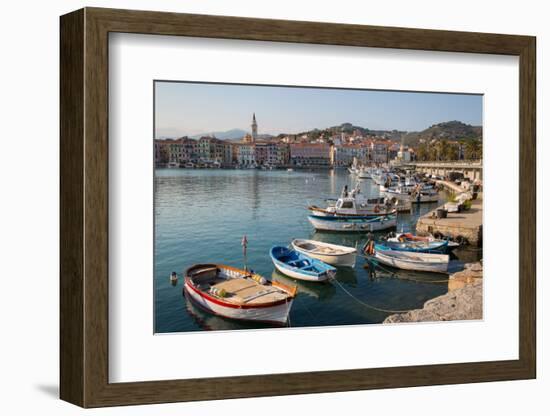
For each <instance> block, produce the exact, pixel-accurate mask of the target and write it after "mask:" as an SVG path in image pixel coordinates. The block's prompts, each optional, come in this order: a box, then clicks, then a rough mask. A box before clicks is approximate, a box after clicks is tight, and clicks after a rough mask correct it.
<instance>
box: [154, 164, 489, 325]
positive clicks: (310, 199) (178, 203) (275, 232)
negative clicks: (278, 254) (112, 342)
mask: <svg viewBox="0 0 550 416" xmlns="http://www.w3.org/2000/svg"><path fill="white" fill-rule="evenodd" d="M345 184H348V186H350V187H351V186H353V185H354V183H352V181H351V177H350V176H349V175H348V174H347V172H344V171H334V172H333V171H329V172H327V171H318V172H300V171H295V172H286V171H259V170H194V169H159V170H157V171H156V172H155V198H154V199H155V237H156V238H155V260H154V265H155V276H154V279H155V280H154V283H155V330H156V332H184V331H200V330H230V329H250V328H264V327H268V326H266V325H264V324H248V323H242V322H236V321H231V320H227V319H224V318H220V317H216V316H213V315H211V314H209V313H207V312H204V311H202V310H200V309H199V308H197V306H196V305H194V304H191V302H190V301H188V300H187V299H186V298H185V297H184V296H183V295H182V293H183V292H182V288H183V279H182V275H183V272H184V270H185V269H186V268H187V267H189V266H191V265H192V264H194V263H201V262H205V263H211V262H218V263H225V264H228V265H232V266H235V267H242V266H243V262H244V259H243V253H242V247H241V244H240V242H241V239H242V236H243V235H245V234H246V236H247V238H248V241H249V245H248V251H247V263H248V265H249V267H250V268H252V269H254V271H256V272H257V273H260V274H262V275H263V276H265V277H267V278H272V279H274V280H278V281H281V282H283V283H286V284H293V285H297V286H298V296H297V297H296V299H295V301H294V304H293V306H292V310H291V313H290V325H291V326H293V327H303V326H323V325H350V324H368V323H379V322H381V321H383V320H384V318H385V317H386V316H387V315H388V314H387V313H383V312H380V311H376V310H372V309H368V308H366V307H365V306H363V305H361V304H360V303H358V302H357V301H355V300H354V299H353V298H351V297H350V296H349V295H348V294H347V293H346V292H345V291H344V290H342V287H343V288H345V289H346V290H347V291H349V292H350V293H352V294H353V296H354V297H356V298H357V299H360V300H362V301H363V302H366V303H368V304H372V305H376V306H378V307H381V308H384V309H396V310H402V309H409V308H418V307H421V306H422V304H423V303H424V302H425V301H426V300H428V299H431V298H433V297H435V296H439V295H441V294H443V293H445V292H446V291H447V286H446V285H445V284H438V283H432V282H430V280H431V281H434V280H437V279H441V276H443V277H445V276H444V275H430V274H428V273H417V274H414V276H415V277H414V276H413V277H414V279H413V278H411V276H412V274H410V273H406V272H405V273H404V272H402V271H395V270H393V271H391V272H386V271H382V270H377V271H376V273H372V271H371V270H370V269H369V268H368V267H365V266H366V265H367V262H366V261H365V259H363V258H361V257H359V258H358V260H357V264H356V266H355V268H354V269H351V268H341V269H338V273H337V275H336V280H337V282H327V283H323V284H319V283H314V282H303V281H295V280H294V279H291V278H289V277H286V276H283V275H281V274H280V273H278V272H276V271H274V267H273V264H272V263H271V260H270V258H269V249H270V248H271V246H273V245H288V244H289V243H290V241H291V240H292V239H293V238H313V239H316V240H320V241H325V242H329V243H335V244H343V245H347V246H351V247H358V248H361V247H362V245H363V244H364V243H365V242H366V239H367V237H366V235H362V234H346V233H343V234H340V233H323V232H315V231H314V230H313V228H312V227H311V226H310V224H309V222H308V220H307V214H308V211H307V210H306V207H307V205H311V204H316V205H323V204H324V200H325V199H326V198H334V197H337V196H338V194H339V193H340V191H341V189H342V187H343V186H344V185H345ZM361 188H362V192H363V193H366V194H367V195H369V196H370V195H372V196H377V195H378V189H377V187H376V186H375V185H374V183H373V182H372V181H370V180H366V181H362V182H361ZM435 206H436V204H423V205H420V206H416V207H415V208H414V211H413V212H412V213H411V214H400V215H399V217H398V226H397V228H398V230H399V231H401V230H404V231H414V226H415V223H416V219H417V218H418V216H419V215H422V214H424V213H425V212H427V211H429V210H431V209H433V208H434V207H435ZM382 234H383V233H382ZM472 253H473V254H472ZM477 255H478V254H477V253H476V252H458V253H457V258H455V260H453V262H454V264H455V265H456V267H460V265H461V264H462V262H464V261H471V260H469V258H470V257H469V256H474V257H475V256H477ZM172 271H177V272H178V275H179V276H180V278H179V279H178V280H177V281H175V282H170V273H171V272H172ZM407 276H408V277H409V278H403V277H407ZM340 285H341V286H340Z"/></svg>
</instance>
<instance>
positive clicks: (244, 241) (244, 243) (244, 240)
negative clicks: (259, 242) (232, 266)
mask: <svg viewBox="0 0 550 416" xmlns="http://www.w3.org/2000/svg"><path fill="white" fill-rule="evenodd" d="M241 245H242V246H243V257H244V269H245V270H246V271H248V268H247V266H246V246H247V245H248V240H247V238H246V234H245V235H244V236H243V239H242V240H241Z"/></svg>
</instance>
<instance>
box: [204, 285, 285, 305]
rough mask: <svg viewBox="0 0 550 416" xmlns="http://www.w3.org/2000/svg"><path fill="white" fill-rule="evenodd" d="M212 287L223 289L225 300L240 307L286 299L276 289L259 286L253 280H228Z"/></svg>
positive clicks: (283, 294)
mask: <svg viewBox="0 0 550 416" xmlns="http://www.w3.org/2000/svg"><path fill="white" fill-rule="evenodd" d="M213 287H216V289H224V290H225V291H226V292H227V297H226V298H225V300H227V301H230V302H233V303H237V304H241V305H242V304H245V303H251V304H253V303H265V302H273V301H276V300H280V299H284V298H286V297H287V295H286V294H285V293H282V292H281V291H279V290H278V289H277V288H274V287H270V286H264V285H261V284H259V283H257V282H255V281H254V280H243V279H228V280H223V281H221V282H220V283H217V284H215V285H213Z"/></svg>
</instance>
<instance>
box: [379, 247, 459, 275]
mask: <svg viewBox="0 0 550 416" xmlns="http://www.w3.org/2000/svg"><path fill="white" fill-rule="evenodd" d="M372 256H373V257H374V258H375V259H376V260H377V261H378V262H379V263H382V264H384V265H386V266H391V267H396V268H398V269H403V270H414V271H422V272H435V273H445V272H446V271H447V268H448V267H449V255H448V254H434V253H413V252H409V251H398V250H380V249H375V250H374V253H373V254H372Z"/></svg>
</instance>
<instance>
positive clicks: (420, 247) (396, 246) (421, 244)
mask: <svg viewBox="0 0 550 416" xmlns="http://www.w3.org/2000/svg"><path fill="white" fill-rule="evenodd" d="M375 249H376V250H398V251H410V252H413V253H446V252H447V250H448V249H449V242H448V241H446V240H436V241H404V242H397V241H381V242H378V243H376V245H375Z"/></svg>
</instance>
